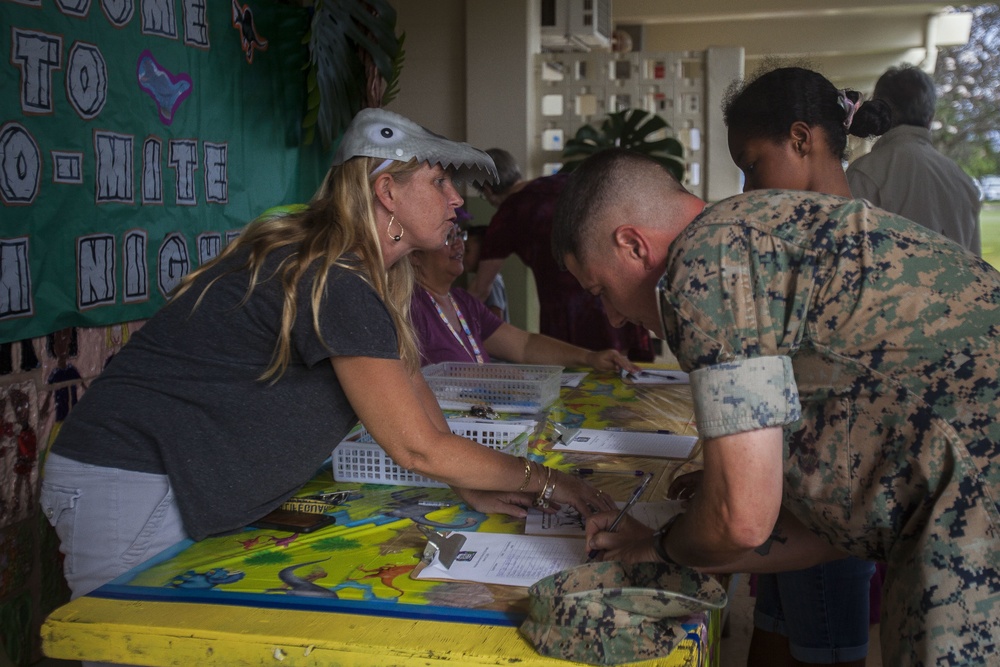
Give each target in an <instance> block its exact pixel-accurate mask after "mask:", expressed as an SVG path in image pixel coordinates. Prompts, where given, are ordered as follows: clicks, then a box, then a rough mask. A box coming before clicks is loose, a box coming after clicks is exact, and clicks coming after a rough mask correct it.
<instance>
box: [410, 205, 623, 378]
mask: <svg viewBox="0 0 1000 667" xmlns="http://www.w3.org/2000/svg"><path fill="white" fill-rule="evenodd" d="M468 238H469V233H468V232H467V231H465V230H462V229H460V228H459V227H458V226H457V225H456V226H455V227H454V228H453V229H452V232H451V234H450V235H449V236H448V244H447V245H445V246H442V247H440V248H435V249H433V250H417V251H414V252H413V253H411V254H410V263H411V264H412V265H413V269H414V277H415V278H416V281H417V285H416V286H415V288H414V290H413V296H412V298H411V301H410V317H411V319H412V321H413V328H414V330H415V331H416V334H417V338H418V345H419V348H420V363H421V365H424V366H426V365H427V364H436V363H439V362H442V361H463V362H467V363H479V364H485V363H489V362H490V361H491V359H493V358H496V359H502V360H504V361H509V362H512V363H517V364H554V365H557V366H587V367H592V368H596V369H597V370H601V371H617V370H620V369H623V368H624V369H625V370H628V371H635V370H638V369H637V367H636V366H635V364H633V363H632V362H630V361H629V360H628V358H626V357H625V355H623V354H622V353H621V352H619V351H617V350H614V349H609V350H601V351H598V352H594V351H591V350H586V349H584V348H582V347H577V346H576V345H570V344H569V343H565V342H563V341H561V340H556V339H555V338H550V337H548V336H543V335H541V334H535V333H529V332H527V331H525V330H523V329H518V328H517V327H515V326H513V325H510V324H507V323H506V322H504V321H503V320H501V319H500V318H499V317H497V316H496V315H495V314H494V313H493V312H492V311H490V309H489V308H487V307H486V305H485V304H483V303H482V302H481V301H479V299H477V298H475V297H474V296H472V295H471V294H469V293H468V292H466V291H465V290H464V289H462V288H461V287H453V283H454V282H455V279H456V278H458V277H459V276H460V275H462V272H463V271H464V267H463V264H462V259H463V257H464V256H465V241H466V240H467V239H468Z"/></svg>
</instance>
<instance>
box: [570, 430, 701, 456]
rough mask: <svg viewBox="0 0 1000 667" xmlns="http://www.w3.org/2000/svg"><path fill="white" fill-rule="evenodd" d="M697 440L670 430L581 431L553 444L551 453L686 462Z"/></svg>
mask: <svg viewBox="0 0 1000 667" xmlns="http://www.w3.org/2000/svg"><path fill="white" fill-rule="evenodd" d="M697 441H698V438H697V437H695V436H693V435H677V434H676V433H670V432H667V431H602V430H599V429H592V428H581V429H580V430H578V431H576V432H575V433H573V436H572V437H571V438H569V439H568V440H567V441H566V442H554V443H552V451H556V452H559V451H568V452H590V453H592V454H625V455H628V456H653V457H659V458H666V459H686V458H687V457H688V456H690V455H691V450H692V449H693V448H694V443H696V442H697Z"/></svg>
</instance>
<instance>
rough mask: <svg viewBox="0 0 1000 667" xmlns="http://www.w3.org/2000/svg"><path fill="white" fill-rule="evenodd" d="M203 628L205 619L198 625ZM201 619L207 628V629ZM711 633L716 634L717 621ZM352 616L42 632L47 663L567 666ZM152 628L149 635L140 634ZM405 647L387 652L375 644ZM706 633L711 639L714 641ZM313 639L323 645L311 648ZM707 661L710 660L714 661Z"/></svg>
mask: <svg viewBox="0 0 1000 667" xmlns="http://www.w3.org/2000/svg"><path fill="white" fill-rule="evenodd" d="M202 619H204V620H202ZM209 619H210V620H209ZM712 621H713V622H712V623H710V627H711V626H714V627H716V628H717V627H718V622H719V618H718V616H717V615H716V616H715V617H714V618H713V619H712ZM463 625H465V624H461V623H446V622H441V621H426V620H416V619H399V618H387V617H381V616H364V615H356V614H343V613H329V612H313V611H294V610H287V611H286V610H282V611H280V612H277V613H276V611H275V610H274V609H256V608H252V607H242V606H232V605H212V604H201V603H184V602H146V601H128V602H125V601H121V600H110V599H102V598H95V597H82V598H79V599H77V600H74V601H73V602H70V603H69V604H67V605H64V606H63V607H60V608H59V609H57V610H55V611H54V612H53V613H52V614H51V615H50V616H49V617H48V618H47V619H46V621H45V623H44V624H43V625H42V631H41V636H42V647H43V651H44V652H45V654H46V655H47V656H49V657H51V658H58V659H63V660H80V659H86V660H90V661H106V662H122V663H132V664H135V663H137V662H141V663H142V664H148V665H158V666H168V665H184V666H185V667H187V666H189V665H204V664H212V663H218V664H240V665H264V664H270V665H276V664H281V665H351V666H357V667H387V666H389V665H399V666H400V667H418V666H422V667H426V666H427V665H435V664H441V665H469V666H470V667H471V666H476V665H499V664H514V663H516V664H518V665H523V666H525V667H535V666H537V667H554V666H556V665H562V666H563V667H565V665H567V664H571V663H568V662H566V661H564V660H558V659H554V658H547V657H545V656H541V655H539V654H538V653H537V652H536V651H535V650H534V648H533V647H532V646H531V645H530V644H529V643H528V642H527V641H526V640H525V639H524V638H523V637H521V636H520V634H518V632H517V628H515V627H504V626H490V625H476V624H472V623H470V624H468V625H465V627H466V628H467V629H466V630H465V631H456V630H457V629H458V628H461V627H462V626H463ZM150 626H153V627H155V628H156V632H155V633H154V632H150V630H149V627H150ZM386 633H391V634H395V635H398V636H400V637H404V638H405V640H406V641H405V646H407V647H408V648H398V647H397V648H387V647H386V646H385V640H384V636H385V634H386ZM713 634H714V633H713ZM316 637H325V639H324V640H322V641H317V640H316V639H315V638H316ZM704 650H707V647H705V646H699V644H698V642H695V641H693V640H691V639H685V640H683V641H682V643H681V644H680V645H679V646H678V647H677V648H676V649H675V650H674V651H673V652H672V653H671V654H670V655H669V656H665V657H663V658H659V659H656V660H647V661H643V662H636V663H630V665H633V666H634V667H646V666H649V667H652V666H653V665H656V666H657V667H686V666H690V665H697V664H699V652H700V651H704ZM713 657H714V658H715V659H716V660H717V659H718V656H717V655H716V656H713Z"/></svg>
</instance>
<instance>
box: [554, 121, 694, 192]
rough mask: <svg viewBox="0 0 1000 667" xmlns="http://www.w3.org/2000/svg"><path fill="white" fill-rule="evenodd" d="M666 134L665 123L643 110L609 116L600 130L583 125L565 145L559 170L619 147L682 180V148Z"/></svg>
mask: <svg viewBox="0 0 1000 667" xmlns="http://www.w3.org/2000/svg"><path fill="white" fill-rule="evenodd" d="M669 132H670V125H669V124H668V123H667V121H665V120H663V118H661V117H660V116H657V115H655V114H652V113H649V112H648V111H643V110H642V109H625V110H624V111H616V112H614V113H609V114H608V115H607V117H606V118H605V119H604V121H603V122H602V123H601V127H600V129H597V128H595V127H594V126H592V125H589V124H587V125H584V126H583V127H581V128H580V129H578V130H577V131H576V134H575V135H574V136H573V138H572V139H570V140H569V141H567V142H566V147H565V148H564V149H563V167H562V169H561V170H560V171H561V172H564V173H565V172H570V171H573V170H574V169H576V168H577V167H578V166H580V163H581V162H583V160H584V159H585V158H587V157H588V156H590V155H593V154H594V153H597V152H600V151H602V150H604V149H605V148H613V147H615V146H618V147H621V148H627V149H629V150H632V151H636V152H639V153H644V154H645V155H647V156H649V157H651V158H653V159H654V160H656V161H657V162H659V163H660V164H662V165H663V166H664V167H666V168H667V169H668V170H669V171H670V173H672V174H673V175H674V176H676V177H677V180H682V179H683V178H684V147H683V146H682V145H681V142H679V141H677V139H675V138H674V137H672V136H670V135H669Z"/></svg>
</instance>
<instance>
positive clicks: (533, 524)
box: [524, 500, 685, 537]
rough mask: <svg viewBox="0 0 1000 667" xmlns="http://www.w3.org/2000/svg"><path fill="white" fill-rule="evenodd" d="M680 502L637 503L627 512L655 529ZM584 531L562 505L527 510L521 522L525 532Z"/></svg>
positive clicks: (680, 507) (575, 514) (580, 520)
mask: <svg viewBox="0 0 1000 667" xmlns="http://www.w3.org/2000/svg"><path fill="white" fill-rule="evenodd" d="M684 502H685V501H683V500H658V501H653V502H648V503H644V502H638V503H636V504H635V505H633V506H632V509H631V510H629V514H630V515H631V516H632V518H634V519H636V520H638V521H639V522H640V523H643V524H645V525H647V526H649V527H650V528H659V527H660V526H662V525H663V524H665V523H666V522H667V519H669V518H670V517H672V516H673V515H675V514H677V513H679V512H681V511H682V510H683V507H684ZM624 505H625V503H624V502H619V503H618V507H619V508H621V507H622V506H624ZM584 533H585V528H584V520H583V518H582V517H581V516H580V513H579V512H577V511H576V510H575V509H573V508H572V507H570V506H569V505H563V506H562V507H560V508H559V511H558V512H556V513H554V514H545V513H544V512H539V511H537V510H529V511H528V518H527V519H526V520H525V523H524V534H525V535H565V536H572V535H576V536H577V537H583V536H584Z"/></svg>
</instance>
